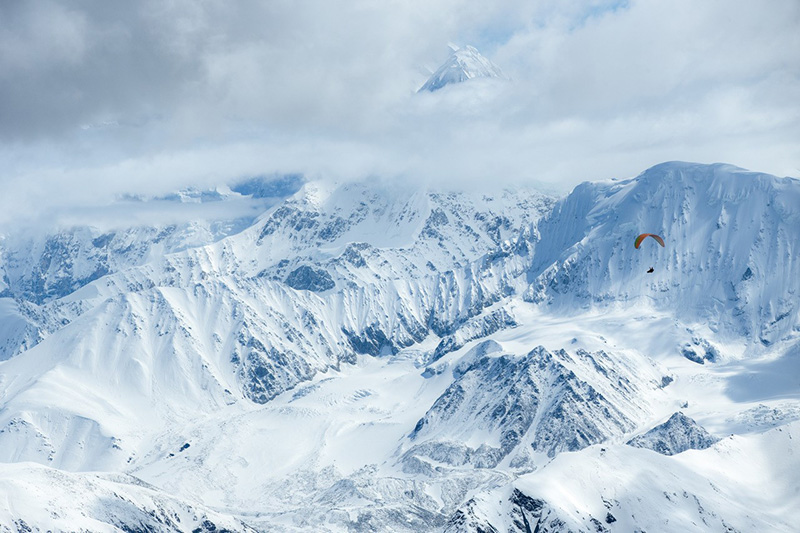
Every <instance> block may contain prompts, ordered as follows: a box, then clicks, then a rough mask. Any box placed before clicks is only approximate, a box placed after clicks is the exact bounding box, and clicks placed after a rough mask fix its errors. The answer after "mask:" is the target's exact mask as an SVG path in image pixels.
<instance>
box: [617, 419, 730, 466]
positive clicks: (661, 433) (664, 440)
mask: <svg viewBox="0 0 800 533" xmlns="http://www.w3.org/2000/svg"><path fill="white" fill-rule="evenodd" d="M717 440H719V439H717V438H715V437H714V436H713V435H711V434H710V433H709V432H708V431H706V430H705V429H704V428H703V427H702V426H700V425H698V424H697V422H695V421H694V420H692V419H691V418H689V417H688V416H686V415H684V414H683V413H680V412H678V413H675V414H673V415H672V416H671V417H670V418H669V420H667V421H666V422H664V423H663V424H660V425H658V426H656V427H654V428H653V429H651V430H650V431H648V432H647V433H645V434H644V435H639V436H638V437H634V438H633V439H631V440H629V441H628V444H629V445H630V446H635V447H637V448H647V449H649V450H653V451H654V452H658V453H660V454H662V455H675V454H678V453H681V452H685V451H686V450H705V449H706V448H708V447H709V446H712V445H713V444H714V443H716V442H717Z"/></svg>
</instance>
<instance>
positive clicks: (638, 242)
mask: <svg viewBox="0 0 800 533" xmlns="http://www.w3.org/2000/svg"><path fill="white" fill-rule="evenodd" d="M647 237H652V238H653V239H654V240H655V241H656V242H657V243H658V244H660V245H661V247H662V248H666V246H664V239H662V238H661V237H659V236H658V235H656V234H655V233H642V234H641V235H639V236H638V237H636V240H635V241H633V246H634V247H635V248H636V249H637V250H638V249H639V247H640V246H641V245H642V241H643V240H645V239H646V238H647ZM653 272H655V269H654V268H653V267H650V269H649V270H648V271H647V273H648V274H652V273H653Z"/></svg>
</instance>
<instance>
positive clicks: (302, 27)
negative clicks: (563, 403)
mask: <svg viewBox="0 0 800 533" xmlns="http://www.w3.org/2000/svg"><path fill="white" fill-rule="evenodd" d="M449 43H455V44H456V45H459V46H463V45H467V44H471V45H473V46H475V47H477V48H478V49H479V50H480V51H481V52H482V53H483V54H484V55H485V56H486V57H488V58H489V59H491V60H492V61H493V62H494V63H496V64H497V65H498V66H499V67H500V68H501V69H503V71H504V72H505V73H506V74H507V75H508V76H509V77H510V78H511V81H508V82H498V83H489V84H487V83H471V82H470V83H465V84H462V85H460V86H453V87H452V88H446V89H444V90H442V91H439V92H437V93H432V94H430V93H429V94H417V93H416V90H417V89H418V88H419V87H420V86H421V85H422V84H423V83H424V82H425V80H426V78H427V76H428V75H429V74H430V72H431V71H432V70H435V69H436V68H437V67H438V66H439V65H440V64H441V63H442V62H443V61H444V60H445V59H446V58H447V56H448V54H449V49H448V44H449ZM666 160H690V161H699V162H707V163H711V162H718V161H721V162H727V163H732V164H735V165H739V166H742V167H745V168H749V169H751V170H758V171H764V172H769V173H773V174H777V175H781V176H785V175H791V176H797V175H800V1H798V0H769V1H761V2H759V1H753V0H647V1H644V0H642V1H635V0H632V1H628V2H625V1H604V0H571V1H564V0H502V1H496V2H486V1H485V0H385V1H377V0H373V1H365V0H364V1H362V0H350V1H337V0H268V1H267V0H265V1H261V2H256V1H241V2H235V1H231V0H205V1H198V0H171V1H164V0H153V1H140V2H122V1H120V2H109V1H108V0H70V1H57V0H52V1H45V0H42V1H37V0H32V1H24V2H23V1H6V2H0V186H2V191H3V193H2V195H1V196H0V225H3V224H9V223H11V224H13V221H14V217H15V216H17V214H18V213H21V212H25V211H31V210H38V211H46V210H49V209H54V208H57V207H63V206H78V207H80V206H84V205H92V204H102V203H107V202H108V201H110V199H111V198H113V197H114V196H115V195H118V194H120V193H123V192H127V193H145V194H160V193H164V192H168V191H170V190H174V189H176V188H180V187H184V186H187V185H196V186H212V185H216V184H219V183H226V182H230V181H231V180H233V179H236V178H238V177H242V176H252V175H259V174H266V173H273V172H301V173H304V174H306V175H308V176H309V177H311V178H324V179H339V180H341V179H362V178H364V177H369V176H381V177H384V178H390V179H403V180H418V181H420V182H422V183H431V184H433V185H434V186H439V187H459V186H464V187H496V186H497V184H500V183H508V184H516V183H544V184H549V185H550V186H552V187H556V188H558V189H561V190H566V189H567V188H568V187H571V186H572V185H574V184H576V183H578V182H580V181H584V180H586V179H600V178H607V177H626V176H631V175H635V174H637V173H639V172H640V171H642V170H644V169H645V168H647V167H649V166H652V165H653V164H656V163H659V162H662V161H666Z"/></svg>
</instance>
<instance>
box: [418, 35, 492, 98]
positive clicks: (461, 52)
mask: <svg viewBox="0 0 800 533" xmlns="http://www.w3.org/2000/svg"><path fill="white" fill-rule="evenodd" d="M475 78H497V79H505V78H506V77H505V75H504V74H503V72H502V71H501V70H500V67H498V66H497V65H495V64H494V63H492V62H491V61H489V60H488V59H486V58H485V57H484V56H482V55H481V53H480V52H478V50H477V49H475V48H474V47H472V46H465V47H463V48H458V49H456V50H453V52H452V53H451V54H450V57H448V58H447V61H445V62H444V63H443V64H442V66H440V67H439V68H438V69H436V72H434V73H433V74H431V76H430V77H429V78H428V81H426V82H425V84H424V85H423V86H422V87H420V89H419V91H417V92H422V91H429V92H434V91H438V90H439V89H441V88H443V87H444V86H446V85H452V84H455V83H462V82H465V81H467V80H471V79H475Z"/></svg>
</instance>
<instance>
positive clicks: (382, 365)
mask: <svg viewBox="0 0 800 533" xmlns="http://www.w3.org/2000/svg"><path fill="white" fill-rule="evenodd" d="M121 202H124V203H125V205H133V206H134V207H133V209H146V210H148V212H153V211H162V210H163V211H164V212H168V211H169V212H171V211H174V209H175V208H176V206H180V205H185V204H192V205H197V206H199V207H198V209H199V211H196V212H194V211H193V213H194V215H195V216H193V217H192V218H187V219H186V220H183V221H176V220H171V219H168V218H167V217H154V218H153V220H159V221H164V222H163V223H162V222H154V223H151V224H149V225H148V224H141V223H137V224H135V225H130V224H128V225H126V224H125V223H124V221H122V222H121V221H114V223H113V224H112V223H106V224H103V225H91V224H86V225H80V226H69V227H62V228H60V229H58V230H47V231H45V230H41V229H29V230H25V231H23V230H21V229H20V230H19V231H16V232H7V233H6V234H4V235H3V238H2V240H0V271H2V282H0V497H2V498H3V499H4V501H6V502H7V505H5V506H3V507H0V524H2V525H3V527H5V528H6V529H7V530H10V531H30V530H33V531H36V530H40V531H46V530H56V531H57V530H68V531H74V530H88V531H120V530H121V531H225V530H227V531H309V530H313V531H446V532H491V531H497V532H500V531H514V532H517V531H518V532H534V531H538V532H539V533H544V532H546V531H668V530H669V531H742V532H744V531H793V530H794V528H795V527H796V524H797V523H798V521H800V512H799V511H798V509H800V505H798V504H800V496H798V495H800V459H798V457H800V453H798V452H799V451H800V448H798V444H797V442H798V439H797V438H796V437H797V436H798V435H800V256H798V250H800V181H798V180H796V179H792V178H778V177H775V176H770V175H766V174H760V173H756V172H750V171H745V170H743V169H740V168H737V167H733V166H730V165H724V164H714V165H704V164H695V163H682V162H670V163H664V164H661V165H657V166H655V167H652V168H650V169H648V170H646V171H644V172H643V173H642V174H640V175H639V176H636V177H634V178H630V179H612V180H607V181H601V182H591V183H583V184H581V185H578V186H577V187H575V189H573V190H572V191H571V192H570V193H569V194H567V195H565V196H563V197H560V198H555V197H552V196H550V195H548V194H543V193H541V192H538V191H537V190H535V189H526V188H522V187H519V188H516V189H507V190H493V191H491V192H487V191H483V192H480V193H475V192H473V193H468V192H456V191H439V190H430V189H425V188H417V187H414V186H412V185H407V184H399V183H392V182H380V181H374V182H357V183H342V184H331V183H328V182H320V181H306V180H304V179H302V178H301V177H299V176H273V177H269V178H258V179H252V180H248V181H246V182H240V183H237V184H233V185H229V186H224V187H220V188H217V189H214V190H208V191H200V190H188V191H181V192H180V193H176V195H173V196H171V197H166V198H150V199H142V198H139V199H136V200H135V201H133V200H130V199H125V200H124V201H123V200H121ZM212 205H213V206H215V210H214V211H208V212H206V211H204V209H205V208H206V207H207V206H212ZM204 206H206V207H204ZM219 206H225V209H222V210H219V209H218V207H219ZM221 212H224V213H225V216H223V217H220V216H219V213H221ZM198 213H199V214H203V216H199V215H198ZM643 232H649V233H656V234H658V235H660V236H662V237H663V238H664V241H665V246H664V247H663V248H662V247H661V246H659V245H658V244H657V243H656V242H655V241H654V240H652V239H651V240H646V241H645V242H644V243H643V244H642V246H641V247H640V248H638V249H637V248H635V247H634V245H633V243H634V239H635V237H636V236H637V235H638V234H640V233H643ZM651 268H652V272H648V270H650V269H651ZM26 528H27V529H26Z"/></svg>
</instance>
